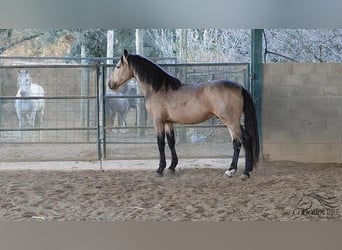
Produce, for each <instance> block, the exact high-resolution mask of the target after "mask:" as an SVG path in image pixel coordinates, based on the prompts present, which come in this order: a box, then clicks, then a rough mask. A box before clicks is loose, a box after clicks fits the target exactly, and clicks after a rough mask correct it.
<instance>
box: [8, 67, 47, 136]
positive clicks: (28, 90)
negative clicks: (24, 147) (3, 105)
mask: <svg viewBox="0 0 342 250" xmlns="http://www.w3.org/2000/svg"><path fill="white" fill-rule="evenodd" d="M17 86H18V92H17V95H16V97H24V98H23V99H16V100H15V109H16V112H17V116H18V119H19V127H20V128H24V127H27V124H28V127H29V128H41V126H42V121H43V115H44V107H45V102H44V99H36V98H32V99H30V97H39V96H42V97H43V96H44V89H43V88H42V87H41V86H39V85H38V84H36V83H32V80H31V76H30V74H29V72H28V70H27V69H23V70H18V79H17ZM26 120H27V121H28V122H27V123H26ZM39 138H40V139H41V131H39ZM33 139H34V138H33Z"/></svg>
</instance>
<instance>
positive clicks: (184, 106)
mask: <svg viewBox="0 0 342 250" xmlns="http://www.w3.org/2000/svg"><path fill="white" fill-rule="evenodd" d="M133 77H134V78H136V80H137V82H138V84H139V86H140V89H141V92H142V94H143V95H144V97H145V103H146V110H147V112H148V113H149V115H150V116H151V117H152V120H153V125H154V129H155V132H156V136H157V143H158V149H159V157H160V161H159V168H158V169H157V173H158V174H159V175H160V176H162V175H163V172H164V169H165V167H166V159H165V135H166V138H167V142H168V145H169V148H170V151H171V157H172V160H171V165H170V167H169V170H170V171H171V172H174V171H175V168H176V166H177V164H178V157H177V153H176V149H175V134H174V128H173V124H174V123H181V124H195V123H200V122H203V121H205V120H208V119H210V118H212V117H215V116H216V117H217V118H219V119H220V120H221V121H222V123H223V124H224V125H225V126H226V127H227V128H228V131H229V134H230V136H231V138H232V141H233V148H234V154H233V159H232V162H231V165H230V168H229V169H228V170H226V171H225V175H227V176H229V177H232V176H233V175H234V174H235V172H236V170H237V163H238V159H239V153H240V149H241V146H243V147H244V149H245V169H244V172H243V174H242V176H241V179H242V180H246V179H248V178H249V177H250V172H251V171H252V170H253V167H255V166H256V165H257V163H258V160H259V136H258V128H257V119H256V112H255V106H254V102H253V99H252V97H251V95H250V94H249V93H248V91H247V90H246V89H245V88H243V87H242V86H240V85H239V84H237V83H234V82H231V81H228V80H216V81H213V82H205V83H197V84H183V83H181V82H180V80H179V79H177V78H175V77H173V76H171V75H170V74H168V73H167V72H165V71H164V70H163V69H162V68H161V67H160V66H158V65H157V64H155V63H153V62H152V61H150V60H149V59H147V58H145V57H142V56H140V55H132V54H128V52H127V50H124V54H123V55H122V56H121V58H120V60H119V62H118V63H117V65H116V66H115V68H114V69H113V71H112V73H111V76H110V79H109V81H108V86H109V88H110V89H113V90H116V89H118V88H119V87H120V86H121V85H123V84H124V83H126V82H127V81H128V80H129V79H131V78H133ZM242 114H244V126H242V125H241V123H240V118H241V116H242Z"/></svg>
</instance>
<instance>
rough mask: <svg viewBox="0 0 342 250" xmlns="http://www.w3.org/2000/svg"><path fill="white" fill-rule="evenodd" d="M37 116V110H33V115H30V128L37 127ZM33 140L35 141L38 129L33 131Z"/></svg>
mask: <svg viewBox="0 0 342 250" xmlns="http://www.w3.org/2000/svg"><path fill="white" fill-rule="evenodd" d="M36 116H37V111H33V112H31V115H30V116H29V128H35V127H36V125H35V122H36ZM30 134H31V140H32V141H35V137H36V131H31V133H30Z"/></svg>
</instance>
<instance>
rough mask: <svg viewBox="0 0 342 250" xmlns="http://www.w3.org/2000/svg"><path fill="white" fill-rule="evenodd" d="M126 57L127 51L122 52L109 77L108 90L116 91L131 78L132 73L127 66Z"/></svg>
mask: <svg viewBox="0 0 342 250" xmlns="http://www.w3.org/2000/svg"><path fill="white" fill-rule="evenodd" d="M128 56H129V55H128V52H127V50H124V54H123V55H122V56H121V59H120V61H119V62H118V63H117V64H116V66H115V68H114V69H113V71H112V74H111V75H110V78H109V81H108V87H109V88H110V89H113V90H117V89H118V88H119V87H120V86H121V85H122V84H124V83H125V82H127V81H128V80H129V79H131V78H132V77H133V71H132V70H131V68H130V66H129V64H128Z"/></svg>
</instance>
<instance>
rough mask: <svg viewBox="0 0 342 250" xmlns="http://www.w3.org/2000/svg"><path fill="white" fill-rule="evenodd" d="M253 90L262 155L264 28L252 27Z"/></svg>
mask: <svg viewBox="0 0 342 250" xmlns="http://www.w3.org/2000/svg"><path fill="white" fill-rule="evenodd" d="M251 40H252V44H251V45H252V46H251V50H252V51H251V52H252V53H251V55H252V62H251V76H252V79H251V90H252V96H253V98H254V102H255V108H256V113H257V120H258V130H259V141H260V152H261V155H262V122H261V121H262V106H261V105H262V29H252V39H251Z"/></svg>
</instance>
